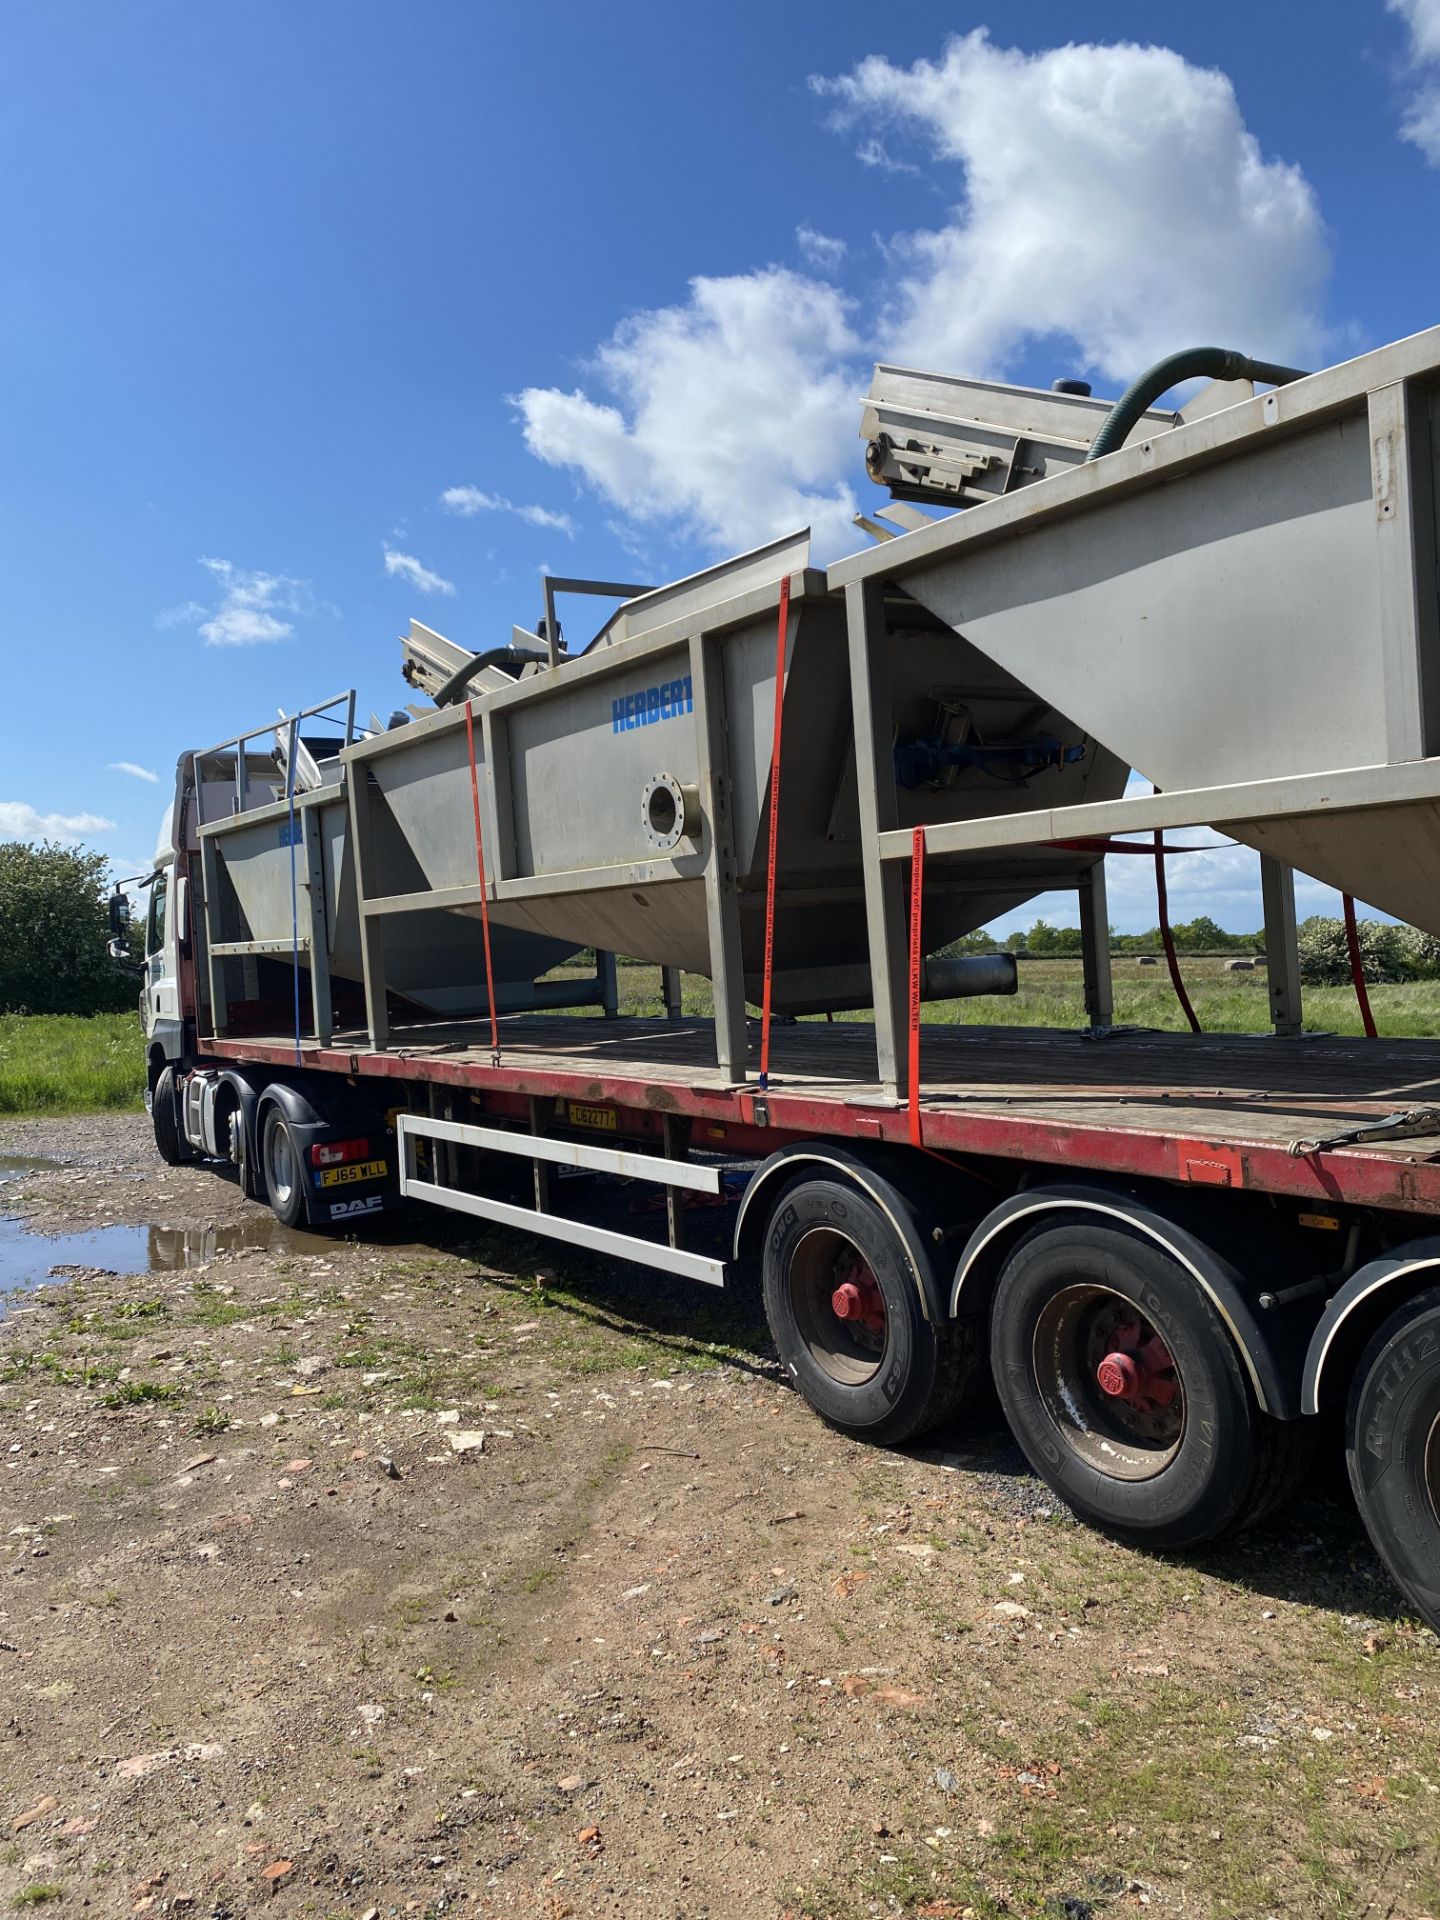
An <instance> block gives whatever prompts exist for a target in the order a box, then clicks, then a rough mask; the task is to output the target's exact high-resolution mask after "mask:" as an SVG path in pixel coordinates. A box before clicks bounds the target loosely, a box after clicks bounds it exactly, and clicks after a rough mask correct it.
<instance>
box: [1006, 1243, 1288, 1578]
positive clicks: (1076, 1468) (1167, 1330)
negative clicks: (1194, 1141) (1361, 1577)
mask: <svg viewBox="0 0 1440 1920" xmlns="http://www.w3.org/2000/svg"><path fill="white" fill-rule="evenodd" d="M990 1352H991V1362H992V1366H993V1368H994V1373H995V1385H996V1388H997V1390H998V1392H999V1395H1000V1399H1001V1403H1002V1405H1003V1406H1004V1408H1005V1413H1006V1417H1007V1418H1008V1420H1009V1422H1010V1426H1011V1430H1012V1431H1013V1432H1014V1435H1015V1438H1016V1439H1017V1440H1018V1441H1019V1443H1020V1445H1021V1447H1022V1448H1023V1449H1024V1451H1025V1455H1026V1457H1027V1458H1028V1460H1029V1461H1030V1464H1031V1465H1032V1466H1033V1467H1034V1468H1035V1471H1036V1472H1037V1473H1038V1474H1040V1475H1041V1476H1042V1477H1043V1478H1044V1479H1045V1480H1047V1481H1048V1482H1049V1483H1050V1485H1051V1486H1052V1487H1053V1488H1054V1489H1055V1491H1056V1493H1058V1494H1059V1495H1060V1497H1061V1499H1063V1500H1064V1501H1065V1502H1066V1504H1067V1505H1068V1506H1070V1507H1071V1508H1073V1509H1074V1511H1075V1512H1076V1513H1078V1514H1079V1515H1080V1516H1081V1517H1082V1518H1083V1519H1085V1520H1088V1521H1090V1522H1092V1523H1093V1524H1094V1525H1096V1526H1099V1527H1102V1528H1104V1529H1105V1530H1106V1531H1107V1532H1109V1533H1113V1534H1116V1535H1118V1536H1120V1537H1121V1538H1122V1539H1127V1540H1131V1541H1134V1542H1135V1543H1137V1544H1139V1545H1143V1546H1150V1547H1190V1546H1196V1545H1198V1544H1199V1543H1200V1542H1201V1541H1205V1540H1212V1539H1214V1538H1215V1537H1216V1536H1217V1535H1219V1534H1223V1533H1230V1532H1235V1531H1238V1530H1239V1529H1240V1528H1241V1527H1244V1526H1248V1525H1250V1524H1251V1523H1253V1522H1254V1521H1256V1520H1258V1519H1260V1518H1262V1517H1263V1516H1264V1515H1266V1514H1268V1513H1271V1512H1273V1511H1274V1510H1275V1509H1276V1508H1277V1507H1278V1506H1280V1505H1281V1504H1282V1503H1283V1502H1284V1500H1286V1499H1288V1498H1289V1496H1290V1495H1291V1494H1292V1493H1293V1492H1294V1491H1295V1490H1296V1488H1297V1487H1298V1485H1299V1483H1300V1481H1301V1479H1302V1478H1303V1476H1304V1471H1305V1467H1306V1465H1307V1464H1308V1460H1309V1455H1310V1448H1311V1434H1310V1423H1309V1422H1308V1421H1279V1420H1274V1419H1271V1418H1270V1417H1269V1416H1267V1415H1266V1414H1264V1413H1262V1412H1261V1410H1260V1408H1259V1407H1258V1406H1257V1405H1256V1403H1255V1398H1254V1395H1253V1393H1252V1392H1251V1390H1250V1385H1249V1382H1248V1380H1247V1379H1246V1376H1245V1373H1244V1371H1243V1369H1242V1367H1241V1364H1240V1356H1239V1354H1238V1353H1237V1351H1236V1349H1235V1344H1234V1342H1233V1341H1232V1340H1231V1338H1230V1336H1229V1334H1228V1333H1227V1332H1226V1330H1225V1327H1224V1325H1223V1324H1222V1322H1221V1320H1220V1318H1219V1316H1218V1315H1217V1314H1216V1312H1215V1310H1214V1308H1213V1307H1212V1306H1211V1304H1210V1302H1209V1301H1208V1300H1207V1299H1206V1298H1205V1296H1204V1294H1203V1293H1202V1292H1201V1290H1200V1288H1199V1287H1198V1286H1197V1285H1196V1283H1195V1282H1194V1280H1193V1279H1192V1278H1191V1276H1190V1275H1189V1274H1188V1273H1187V1272H1186V1271H1185V1270H1184V1268H1183V1267H1181V1266H1180V1265H1179V1264H1178V1263H1177V1262H1176V1261H1174V1260H1172V1259H1171V1258H1170V1257H1169V1256H1168V1255H1167V1254H1165V1253H1164V1252H1162V1251H1161V1250H1160V1248H1158V1247H1155V1246H1153V1245H1151V1244H1150V1243H1149V1242H1148V1241H1145V1240H1141V1239H1138V1238H1137V1237H1136V1236H1134V1235H1133V1234H1129V1233H1126V1232H1123V1231H1121V1230H1119V1229H1116V1228H1108V1227H1095V1226H1090V1225H1079V1224H1074V1225H1068V1226H1060V1225H1055V1226H1049V1227H1043V1228H1040V1229H1039V1230H1038V1231H1036V1232H1034V1233H1032V1234H1030V1235H1028V1236H1027V1237H1026V1238H1025V1239H1024V1240H1022V1241H1021V1242H1020V1244H1019V1245H1018V1246H1017V1247H1015V1248H1014V1250H1013V1251H1012V1252H1011V1253H1010V1255H1009V1257H1008V1259H1007V1260H1006V1263H1005V1266H1004V1268H1003V1269H1002V1271H1001V1274H1000V1277H999V1280H998V1282H997V1284H996V1289H995V1298H994V1304H993V1306H992V1309H991V1320H990Z"/></svg>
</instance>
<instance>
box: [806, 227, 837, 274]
mask: <svg viewBox="0 0 1440 1920" xmlns="http://www.w3.org/2000/svg"><path fill="white" fill-rule="evenodd" d="M795 244H796V245H797V246H798V247H799V249H800V252H801V255H802V257H803V259H804V260H805V262H806V264H807V266H812V267H814V268H815V270H816V271H817V272H818V273H834V271H835V269H836V268H837V267H838V266H839V265H840V262H841V261H842V260H843V259H844V258H845V242H844V241H843V240H837V239H836V238H835V236H834V235H833V234H829V233H817V232H816V231H815V229H814V227H797V228H796V229H795Z"/></svg>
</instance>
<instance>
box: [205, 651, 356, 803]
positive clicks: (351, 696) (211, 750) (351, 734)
mask: <svg viewBox="0 0 1440 1920" xmlns="http://www.w3.org/2000/svg"><path fill="white" fill-rule="evenodd" d="M341 706H343V707H344V709H345V745H346V746H347V747H348V746H349V745H351V743H352V742H353V740H354V738H355V689H354V687H350V688H347V690H346V691H345V692H344V693H337V694H333V695H332V696H331V698H330V699H328V700H321V701H319V702H318V703H317V704H316V705H315V706H313V707H302V708H301V710H300V711H299V712H298V713H282V714H281V715H279V717H278V718H277V719H275V720H269V721H266V722H265V723H264V725H263V726H258V727H251V728H249V729H248V730H247V731H246V732H245V733H237V734H236V735H235V736H234V737H233V739H230V740H218V741H216V743H215V745H214V746H213V747H201V748H200V749H198V751H196V752H194V753H192V755H191V763H192V765H193V767H194V769H195V825H196V828H197V830H198V829H199V828H200V827H203V826H204V825H205V824H206V820H205V783H204V781H203V779H202V778H201V773H200V763H201V761H202V760H209V759H212V758H213V757H214V756H215V755H216V754H217V753H228V752H229V751H230V750H231V748H232V747H233V748H237V749H238V751H237V753H236V755H235V811H236V813H244V812H245V811H246V806H245V802H246V799H247V791H248V785H249V781H248V776H247V771H246V766H245V749H246V747H248V746H249V744H250V742H251V741H252V740H260V739H263V738H264V737H265V735H266V734H271V735H273V736H274V738H275V740H276V742H277V744H278V742H279V739H280V729H281V728H282V727H284V728H287V729H288V730H289V732H290V734H291V737H292V739H295V740H298V739H299V726H300V722H301V721H302V720H314V719H316V718H317V717H318V716H319V715H321V714H326V713H329V712H330V710H331V708H332V707H341Z"/></svg>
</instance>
